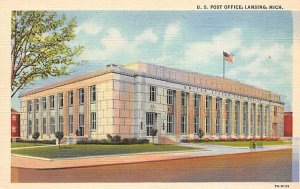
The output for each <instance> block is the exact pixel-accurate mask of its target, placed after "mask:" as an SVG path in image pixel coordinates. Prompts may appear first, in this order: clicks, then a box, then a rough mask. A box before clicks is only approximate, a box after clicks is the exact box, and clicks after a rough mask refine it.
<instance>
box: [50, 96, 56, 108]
mask: <svg viewBox="0 0 300 189" xmlns="http://www.w3.org/2000/svg"><path fill="white" fill-rule="evenodd" d="M54 107H55V103H54V95H51V96H50V109H51V110H53V109H54Z"/></svg>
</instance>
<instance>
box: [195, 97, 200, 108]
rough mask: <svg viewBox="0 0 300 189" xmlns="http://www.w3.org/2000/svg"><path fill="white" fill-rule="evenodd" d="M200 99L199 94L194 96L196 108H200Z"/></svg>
mask: <svg viewBox="0 0 300 189" xmlns="http://www.w3.org/2000/svg"><path fill="white" fill-rule="evenodd" d="M199 97H200V95H198V94H195V95H194V108H199Z"/></svg>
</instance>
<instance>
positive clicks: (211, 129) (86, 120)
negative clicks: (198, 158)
mask: <svg viewBox="0 0 300 189" xmlns="http://www.w3.org/2000/svg"><path fill="white" fill-rule="evenodd" d="M21 107H22V108H21V109H22V110H21V137H22V138H31V135H32V133H33V132H34V131H38V132H40V133H41V138H42V139H52V138H54V132H55V131H58V130H60V131H63V132H64V134H65V136H70V137H75V134H76V131H77V133H79V135H81V136H84V137H87V138H91V139H102V138H106V134H111V135H120V136H121V137H122V138H124V137H127V138H131V137H136V138H147V137H149V131H150V129H151V128H157V129H158V136H164V137H168V138H170V139H171V140H174V141H179V140H180V139H184V138H196V137H198V136H197V132H198V131H199V129H202V130H203V131H204V132H205V135H206V136H207V137H213V138H220V137H237V138H250V137H281V136H282V135H283V103H282V102H280V98H279V95H276V94H274V93H271V92H269V91H266V90H262V89H258V88H256V87H253V86H249V85H245V84H242V83H239V82H237V81H232V80H228V79H224V78H221V77H215V76H207V75H203V74H199V73H194V72H186V71H182V70H178V69H172V68H167V67H163V66H156V65H152V64H145V63H141V62H137V63H132V64H127V65H124V66H116V65H108V66H107V68H106V69H105V70H102V71H97V72H94V73H89V74H85V75H82V76H78V77H75V78H72V79H69V80H65V81H61V82H59V83H56V84H52V85H48V86H46V87H43V88H39V89H35V90H32V91H27V92H25V93H23V94H22V95H21Z"/></svg>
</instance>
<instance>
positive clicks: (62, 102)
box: [58, 93, 64, 108]
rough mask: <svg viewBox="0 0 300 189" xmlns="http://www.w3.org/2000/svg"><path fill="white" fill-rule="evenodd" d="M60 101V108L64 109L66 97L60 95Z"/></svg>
mask: <svg viewBox="0 0 300 189" xmlns="http://www.w3.org/2000/svg"><path fill="white" fill-rule="evenodd" d="M58 100H59V104H58V105H59V108H62V107H63V106H64V96H63V94H62V93H59V94H58Z"/></svg>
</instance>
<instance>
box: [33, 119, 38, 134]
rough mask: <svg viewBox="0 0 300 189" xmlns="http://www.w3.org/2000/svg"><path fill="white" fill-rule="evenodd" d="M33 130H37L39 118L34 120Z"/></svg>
mask: <svg viewBox="0 0 300 189" xmlns="http://www.w3.org/2000/svg"><path fill="white" fill-rule="evenodd" d="M34 132H39V119H35V121H34Z"/></svg>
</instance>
